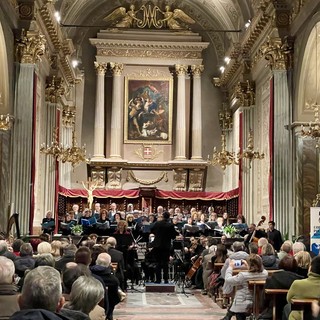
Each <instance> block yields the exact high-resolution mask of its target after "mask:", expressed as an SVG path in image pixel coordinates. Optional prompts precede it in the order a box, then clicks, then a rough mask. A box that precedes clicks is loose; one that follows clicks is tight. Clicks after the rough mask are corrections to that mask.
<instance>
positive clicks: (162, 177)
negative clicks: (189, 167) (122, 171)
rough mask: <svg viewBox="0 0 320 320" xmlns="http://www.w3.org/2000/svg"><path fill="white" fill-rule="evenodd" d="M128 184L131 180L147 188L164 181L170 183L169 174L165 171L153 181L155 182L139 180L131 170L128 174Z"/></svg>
mask: <svg viewBox="0 0 320 320" xmlns="http://www.w3.org/2000/svg"><path fill="white" fill-rule="evenodd" d="M126 180H127V181H128V182H129V181H130V180H133V181H135V182H138V183H140V184H142V185H145V186H151V185H153V184H156V183H158V182H160V181H162V180H164V182H168V175H167V172H165V171H163V172H162V173H161V174H160V176H159V177H158V178H156V179H153V180H144V179H139V178H137V177H136V176H135V174H134V173H133V171H132V170H129V171H128V172H127V179H126Z"/></svg>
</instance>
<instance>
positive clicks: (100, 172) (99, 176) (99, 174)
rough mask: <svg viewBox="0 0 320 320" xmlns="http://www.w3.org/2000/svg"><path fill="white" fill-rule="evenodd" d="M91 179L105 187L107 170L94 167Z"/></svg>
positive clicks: (100, 186)
mask: <svg viewBox="0 0 320 320" xmlns="http://www.w3.org/2000/svg"><path fill="white" fill-rule="evenodd" d="M91 179H92V181H95V182H96V183H97V184H98V188H104V185H105V180H106V171H105V169H104V168H92V170H91Z"/></svg>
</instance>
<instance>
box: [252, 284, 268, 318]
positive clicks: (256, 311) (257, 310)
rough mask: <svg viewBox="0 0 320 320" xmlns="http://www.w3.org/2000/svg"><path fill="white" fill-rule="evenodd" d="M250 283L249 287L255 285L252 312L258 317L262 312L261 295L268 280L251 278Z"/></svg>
mask: <svg viewBox="0 0 320 320" xmlns="http://www.w3.org/2000/svg"><path fill="white" fill-rule="evenodd" d="M248 283H249V288H250V287H253V305H252V312H253V314H254V315H255V316H256V317H258V315H259V313H260V306H259V301H260V300H261V299H260V297H261V295H262V292H263V289H264V285H265V284H266V280H249V282H248Z"/></svg>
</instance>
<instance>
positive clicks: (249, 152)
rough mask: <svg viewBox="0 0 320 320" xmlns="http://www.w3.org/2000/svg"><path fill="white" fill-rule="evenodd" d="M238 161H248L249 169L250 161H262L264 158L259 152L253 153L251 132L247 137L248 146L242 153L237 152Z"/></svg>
mask: <svg viewBox="0 0 320 320" xmlns="http://www.w3.org/2000/svg"><path fill="white" fill-rule="evenodd" d="M237 158H238V160H240V159H248V160H249V163H250V168H251V162H252V160H255V159H258V160H262V159H263V158H264V153H260V152H259V150H257V151H255V150H254V146H253V131H252V130H250V131H249V136H248V145H247V147H246V148H245V149H244V150H243V152H242V153H241V152H238V154H237Z"/></svg>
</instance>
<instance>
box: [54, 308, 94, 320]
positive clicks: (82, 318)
mask: <svg viewBox="0 0 320 320" xmlns="http://www.w3.org/2000/svg"><path fill="white" fill-rule="evenodd" d="M59 313H60V314H62V315H63V316H66V317H68V318H70V319H73V320H90V318H89V316H88V315H87V314H85V313H83V312H81V311H78V310H71V309H66V308H62V309H61V310H60V312H59Z"/></svg>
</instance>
